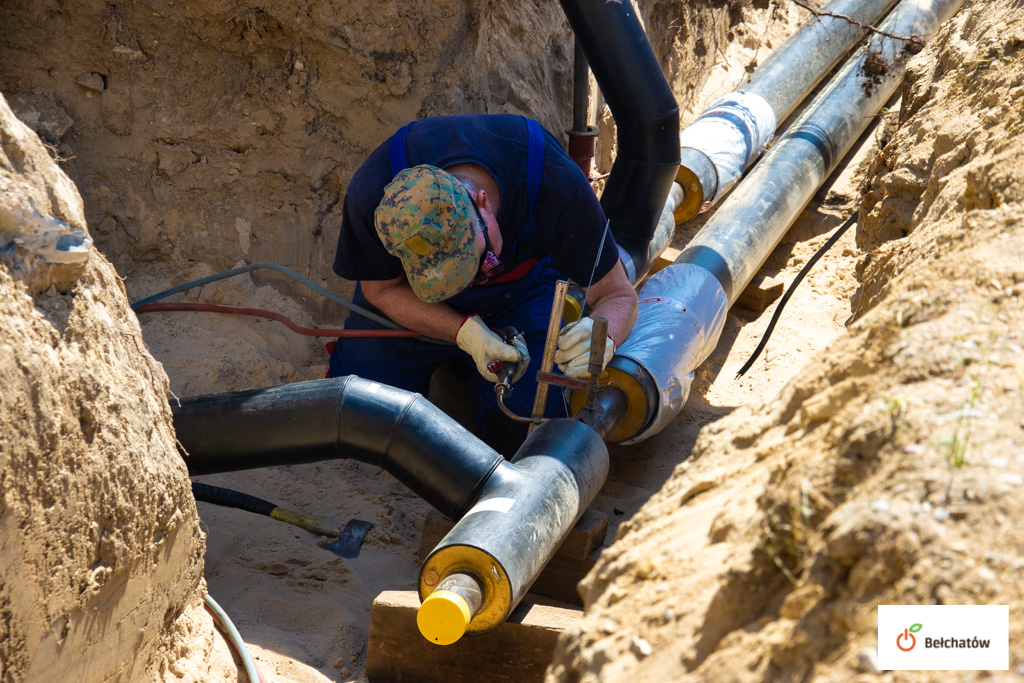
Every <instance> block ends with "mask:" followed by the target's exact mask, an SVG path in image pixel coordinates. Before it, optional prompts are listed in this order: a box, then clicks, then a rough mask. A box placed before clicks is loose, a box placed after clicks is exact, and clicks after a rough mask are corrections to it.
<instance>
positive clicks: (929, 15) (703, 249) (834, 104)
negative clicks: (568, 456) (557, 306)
mask: <svg viewBox="0 0 1024 683" xmlns="http://www.w3.org/2000/svg"><path fill="white" fill-rule="evenodd" d="M962 2H963V0H903V2H901V3H900V4H899V5H898V6H897V7H896V9H895V10H893V12H892V14H890V16H889V17H888V18H887V19H886V20H885V22H883V24H882V26H881V29H882V30H883V31H885V32H887V33H889V34H894V35H899V36H908V37H909V36H918V37H921V38H927V37H930V36H932V35H933V34H934V33H935V32H936V31H937V30H938V28H939V25H940V24H941V23H942V22H944V21H945V20H947V19H948V18H950V17H951V16H953V14H954V13H956V10H957V9H959V7H960V5H961V3H962ZM909 56H910V55H909V51H908V50H907V43H906V41H904V40H895V39H892V38H888V37H885V36H882V35H877V34H876V35H874V36H873V37H872V38H871V40H869V41H868V43H867V44H866V45H865V46H864V47H863V48H861V49H860V50H859V51H858V52H857V53H856V54H855V55H854V57H853V58H851V59H850V61H849V62H847V63H846V64H845V65H844V66H843V68H842V69H841V70H840V72H839V73H838V74H837V75H836V76H835V78H834V79H832V81H831V82H830V83H829V85H828V86H827V87H826V88H825V90H823V91H822V93H821V94H820V95H818V97H816V98H815V100H814V101H813V102H812V104H811V105H810V106H809V107H808V109H807V111H806V112H804V114H803V115H802V116H800V118H798V119H797V120H796V122H794V123H793V125H792V126H791V128H790V129H789V130H787V132H786V134H785V135H784V136H783V137H782V138H781V139H780V140H779V142H777V143H776V144H775V145H774V146H773V147H772V149H771V150H770V151H769V152H768V154H766V155H765V157H764V159H762V160H761V162H760V163H758V164H757V166H756V167H755V168H754V170H753V171H752V172H751V173H750V175H749V176H748V177H747V179H746V180H744V182H743V183H742V185H741V186H740V188H739V189H738V191H737V192H735V193H733V194H732V195H731V196H730V197H729V198H728V199H726V200H725V202H724V203H723V204H722V206H721V207H720V208H719V209H718V211H717V213H716V214H715V216H714V217H713V218H712V219H711V220H710V221H709V222H708V223H707V224H706V225H705V226H704V227H703V228H702V229H701V230H700V232H698V233H697V235H696V236H695V237H694V239H693V240H692V241H691V242H690V244H689V245H688V246H687V247H686V249H684V250H683V252H682V253H681V254H680V255H679V258H677V259H676V261H675V264H673V265H671V266H669V267H668V268H665V269H664V270H662V271H661V272H659V273H657V274H656V275H655V276H654V277H652V278H651V279H650V280H648V281H647V283H646V284H645V285H644V287H643V288H642V289H641V290H640V295H639V296H640V306H639V316H638V319H637V323H636V325H635V326H634V328H633V331H632V333H631V334H630V336H629V339H627V340H626V342H625V343H624V344H623V345H622V347H621V348H620V349H619V351H618V353H617V356H616V359H615V360H613V361H612V364H611V365H614V364H615V363H616V361H617V360H618V359H619V357H623V358H626V359H629V360H631V361H633V362H635V363H636V364H637V365H639V366H641V367H642V368H643V369H644V370H645V371H646V372H647V373H648V374H649V375H650V376H651V377H652V378H653V380H654V383H655V384H656V385H657V393H658V405H657V407H656V408H655V410H654V411H653V413H654V415H653V417H652V418H651V419H650V420H649V422H648V423H647V426H646V427H645V428H644V429H642V430H640V431H639V432H636V433H635V434H633V435H632V436H631V437H630V438H628V439H623V441H625V442H626V443H633V442H636V441H640V440H643V439H645V438H647V437H648V436H651V435H652V434H656V433H657V432H659V431H660V430H661V429H662V428H664V427H665V425H667V424H668V423H669V422H670V421H671V420H672V419H673V418H674V417H675V416H676V415H677V414H678V413H679V411H680V410H682V406H683V404H684V403H685V401H686V397H687V394H688V393H689V387H690V382H691V381H692V378H693V371H694V370H695V369H696V368H697V366H699V365H700V364H701V363H702V362H703V361H704V360H705V359H706V358H707V356H708V355H710V353H711V351H712V350H713V349H714V347H715V345H716V344H717V343H718V337H719V336H720V334H721V330H722V325H723V324H724V320H725V308H726V307H727V306H731V305H732V304H733V303H734V302H735V301H736V298H737V297H738V296H739V294H740V293H741V292H742V291H743V289H744V288H745V287H746V286H747V285H748V284H749V283H750V280H751V279H752V278H753V276H754V274H755V273H756V272H757V270H758V268H760V267H761V264H763V263H764V261H765V260H766V259H767V258H768V255H769V254H770V253H771V251H772V250H773V249H774V248H775V246H776V245H777V244H778V243H779V241H780V240H781V239H782V237H783V235H785V234H786V231H787V230H788V229H789V226H790V225H791V224H792V223H793V221H794V220H795V219H796V217H797V216H798V215H799V213H800V211H802V210H803V208H804V206H806V205H807V202H808V201H809V200H810V199H811V197H812V195H813V194H814V192H815V191H816V190H817V189H818V187H820V186H821V183H822V182H824V180H825V178H826V177H828V175H829V173H831V172H832V170H833V169H835V167H836V165H837V164H838V163H839V160H840V159H842V157H843V156H844V155H845V154H846V152H847V151H849V149H850V147H851V146H852V145H853V143H854V142H855V141H856V140H857V138H858V137H859V136H860V134H861V133H862V132H864V129H865V128H866V127H867V125H868V124H869V123H870V122H871V121H872V120H873V115H874V114H875V113H876V112H878V110H879V109H881V107H882V105H883V104H884V103H885V102H886V101H887V100H888V99H889V98H890V97H891V96H892V94H893V92H894V91H895V90H896V87H897V85H898V84H899V82H900V81H901V79H902V75H903V66H904V64H905V62H906V60H907V59H908V58H909ZM882 63H884V64H886V65H888V68H887V69H886V71H885V73H884V74H877V73H876V71H877V69H873V68H871V65H878V64H882Z"/></svg>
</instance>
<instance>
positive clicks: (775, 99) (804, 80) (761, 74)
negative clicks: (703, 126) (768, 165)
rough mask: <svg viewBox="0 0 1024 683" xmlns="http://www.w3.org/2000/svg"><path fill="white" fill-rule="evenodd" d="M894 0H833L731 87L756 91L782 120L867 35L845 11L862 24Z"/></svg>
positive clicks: (881, 13) (878, 15) (874, 21)
mask: <svg viewBox="0 0 1024 683" xmlns="http://www.w3.org/2000/svg"><path fill="white" fill-rule="evenodd" d="M895 4H896V0H832V2H829V3H828V4H826V5H825V6H824V7H822V8H821V14H820V15H818V16H812V17H811V18H810V19H809V20H808V21H807V23H806V24H804V25H803V26H801V27H800V29H799V30H798V31H797V32H796V33H794V34H793V35H791V36H790V37H789V38H788V39H786V41H785V42H784V43H782V45H781V46H780V47H779V49H778V50H776V51H775V52H773V53H772V54H771V55H769V57H768V59H766V60H764V63H763V64H761V65H759V66H758V67H757V68H756V69H755V70H754V72H753V73H752V74H750V75H749V76H748V77H747V78H746V79H745V80H744V82H743V83H741V84H740V86H739V87H737V88H736V90H742V91H743V92H747V93H751V94H754V95H758V96H760V97H762V98H764V100H765V101H766V102H768V104H769V105H770V106H771V108H772V111H774V112H775V118H776V120H777V121H778V122H779V123H781V122H783V121H784V120H785V119H786V118H787V117H788V116H789V115H790V114H792V113H793V111H794V110H795V109H796V108H797V106H798V105H799V104H800V103H801V102H803V100H804V98H805V97H807V93H809V92H810V91H811V89H812V88H814V86H816V85H817V84H818V83H820V82H821V80H822V79H823V78H825V76H827V75H828V73H829V71H831V70H832V67H834V66H835V65H836V64H837V63H838V62H839V60H840V58H842V56H843V55H844V54H846V53H847V52H848V51H849V50H850V48H851V47H852V46H853V45H854V44H855V43H856V42H857V41H859V40H861V39H862V38H863V37H864V36H865V34H866V33H867V29H865V28H862V27H860V26H858V25H857V24H855V23H853V22H851V21H847V20H846V19H842V18H840V17H836V16H828V15H829V14H836V15H839V14H841V15H844V16H847V17H849V18H850V19H852V20H853V21H857V22H860V23H862V24H866V25H873V24H877V23H878V21H879V19H881V18H882V17H883V16H884V15H885V13H886V12H888V11H889V10H890V9H891V8H892V6H893V5H895Z"/></svg>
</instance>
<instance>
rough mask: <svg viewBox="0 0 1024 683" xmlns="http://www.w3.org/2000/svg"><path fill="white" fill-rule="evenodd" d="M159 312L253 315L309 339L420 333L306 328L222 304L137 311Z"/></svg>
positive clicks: (176, 305) (273, 315) (154, 306)
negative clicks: (274, 322)
mask: <svg viewBox="0 0 1024 683" xmlns="http://www.w3.org/2000/svg"><path fill="white" fill-rule="evenodd" d="M158 311H202V312H206V313H233V314H235V315H251V316H253V317H256V318H267V319H269V320H276V321H277V322H279V323H282V324H284V326H285V327H287V328H288V329H289V330H291V331H292V332H297V333H299V334H303V335H306V336H307V337H341V338H345V339H352V338H377V337H418V336H420V334H419V332H416V331H414V330H345V329H334V328H317V327H304V326H302V325H299V324H298V323H295V322H293V321H292V320H290V319H289V318H286V317H285V316H283V315H281V314H280V313H275V312H274V311H266V310H263V309H261V308H243V307H240V306H223V305H221V304H198V303H171V304H146V305H144V306H139V307H138V308H136V309H135V312H136V313H156V312H158Z"/></svg>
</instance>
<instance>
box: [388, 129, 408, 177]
mask: <svg viewBox="0 0 1024 683" xmlns="http://www.w3.org/2000/svg"><path fill="white" fill-rule="evenodd" d="M411 125H412V123H407V124H405V125H404V126H402V127H401V128H399V129H398V131H397V132H396V133H395V134H394V135H392V136H391V142H390V143H389V144H388V154H389V155H390V156H391V177H392V178H394V177H395V176H396V175H398V174H399V173H401V172H402V171H404V170H405V169H407V168H409V159H408V158H407V157H406V155H405V136H406V135H408V134H409V126H411Z"/></svg>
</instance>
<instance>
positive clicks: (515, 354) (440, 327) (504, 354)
mask: <svg viewBox="0 0 1024 683" xmlns="http://www.w3.org/2000/svg"><path fill="white" fill-rule="evenodd" d="M360 284H361V285H362V287H363V295H364V296H365V297H366V300H367V301H369V302H370V303H371V304H373V305H374V306H376V307H377V308H378V309H380V311H381V312H382V313H384V315H386V316H388V317H389V318H391V319H392V320H394V321H395V322H396V323H398V324H399V325H402V326H403V327H407V328H409V329H410V330H416V331H417V332H422V333H423V334H425V335H427V336H430V337H434V338H435V339H444V340H446V341H452V342H455V344H456V345H457V346H458V347H459V348H460V349H462V350H463V351H465V352H466V353H468V354H469V355H470V356H472V358H473V362H474V363H476V369H477V371H478V372H479V373H480V374H481V375H482V376H483V377H484V379H486V380H487V381H489V382H496V381H498V377H497V376H496V375H495V374H494V373H493V372H491V371H490V369H489V368H488V366H489V364H490V363H491V361H493V360H502V361H512V362H520V361H523V364H522V369H521V371H520V373H519V374H517V375H516V376H515V378H514V379H513V380H512V381H513V382H514V381H515V380H517V379H519V377H520V376H521V374H522V370H525V367H526V363H529V361H530V354H529V353H528V351H527V349H526V345H525V344H517V345H511V344H507V343H505V342H504V341H503V340H502V338H501V337H499V336H498V335H496V334H495V333H494V332H492V331H491V330H490V329H489V328H488V327H487V325H486V324H484V322H483V319H481V318H480V316H478V315H472V316H469V317H468V318H467V317H465V316H463V315H462V314H461V313H459V312H458V311H456V310H455V309H453V308H452V307H451V306H448V305H447V304H444V303H436V304H433V303H428V302H426V301H423V300H422V299H420V298H419V297H418V296H416V294H415V293H414V292H413V291H412V288H411V287H410V286H409V283H408V282H407V281H406V279H405V277H402V276H399V277H397V278H395V279H393V280H363V281H361V283H360Z"/></svg>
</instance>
